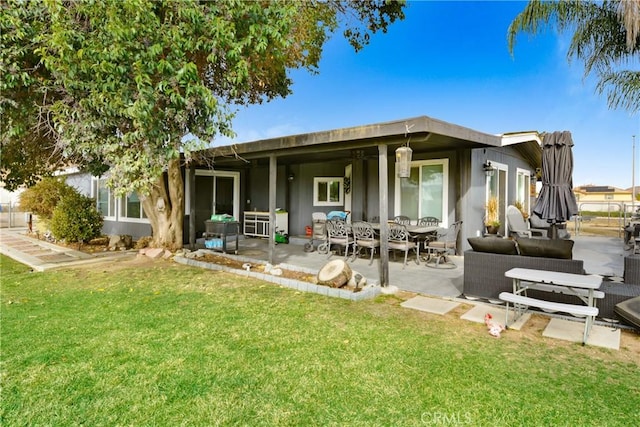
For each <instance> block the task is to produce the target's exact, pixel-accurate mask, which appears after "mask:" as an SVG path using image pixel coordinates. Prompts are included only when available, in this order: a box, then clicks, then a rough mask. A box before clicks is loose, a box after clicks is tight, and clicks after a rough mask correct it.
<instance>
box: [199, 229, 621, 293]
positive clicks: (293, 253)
mask: <svg viewBox="0 0 640 427" xmlns="http://www.w3.org/2000/svg"><path fill="white" fill-rule="evenodd" d="M573 240H574V241H575V245H574V248H573V257H574V258H575V259H582V260H584V265H585V270H586V272H587V273H588V274H600V275H603V276H616V277H622V275H623V273H624V271H623V270H624V257H625V256H626V255H628V254H629V252H628V251H627V252H625V251H624V248H623V244H622V239H619V238H615V237H600V236H576V237H575V238H574V239H573ZM308 241H309V240H308V239H304V238H299V237H294V238H291V239H290V243H289V244H277V245H276V247H275V248H276V250H275V263H276V264H290V265H295V266H299V267H305V268H309V269H313V270H320V268H322V266H324V265H325V264H326V263H327V262H328V261H330V260H332V259H336V258H340V255H335V254H334V255H332V256H330V257H329V255H323V254H320V253H318V252H317V251H314V252H305V251H304V244H305V243H307V242H308ZM316 243H317V242H316ZM238 246H239V248H238V254H239V255H241V256H244V257H248V258H253V259H256V260H259V261H267V260H268V258H269V256H268V254H269V252H268V251H269V242H268V241H267V240H266V239H259V238H240V240H239V244H238ZM196 248H204V246H203V245H202V244H197V245H196ZM451 260H452V261H453V263H454V264H455V265H456V267H455V268H453V269H435V268H431V267H427V266H426V265H425V263H424V262H421V263H420V264H419V265H418V264H416V263H415V261H413V260H411V259H410V260H409V261H408V263H407V265H406V266H404V268H403V262H402V261H403V257H402V256H401V254H398V258H397V261H394V258H393V255H390V257H389V284H390V285H391V286H395V287H397V288H398V289H400V290H403V291H409V292H415V293H418V294H422V295H431V296H437V297H443V298H456V297H458V296H460V295H461V294H462V288H463V280H464V258H463V257H462V256H452V257H451ZM349 266H350V267H351V268H352V269H353V270H355V271H357V272H359V273H360V274H362V275H363V276H364V277H366V278H367V281H368V282H369V283H373V284H378V283H379V277H380V270H379V258H374V261H373V264H371V265H369V258H368V256H367V255H363V257H361V258H357V259H356V260H354V261H353V262H352V261H351V260H349Z"/></svg>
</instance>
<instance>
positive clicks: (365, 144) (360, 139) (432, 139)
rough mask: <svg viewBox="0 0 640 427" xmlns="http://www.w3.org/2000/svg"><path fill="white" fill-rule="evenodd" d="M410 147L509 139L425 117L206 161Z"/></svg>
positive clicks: (246, 147) (250, 147)
mask: <svg viewBox="0 0 640 427" xmlns="http://www.w3.org/2000/svg"><path fill="white" fill-rule="evenodd" d="M407 143H409V145H410V147H411V148H412V149H413V151H414V153H421V152H438V151H449V150H458V149H464V148H469V149H470V148H486V147H496V148H499V147H501V146H502V145H503V136H501V135H491V134H487V133H483V132H479V131H476V130H473V129H469V128H466V127H463V126H458V125H454V124H451V123H447V122H444V121H442V120H437V119H433V118H431V117H427V116H419V117H414V118H409V119H403V120H396V121H391V122H384V123H376V124H371V125H364V126H355V127H349V128H342V129H334V130H328V131H321V132H313V133H306V134H299V135H290V136H283V137H278V138H271V139H264V140H259V141H252V142H245V143H241V144H230V145H224V146H218V147H212V148H209V149H207V150H204V151H203V152H202V153H201V154H204V155H205V157H206V158H209V159H211V158H213V159H214V162H215V164H217V165H233V164H238V165H240V164H242V163H245V164H246V163H247V161H252V160H258V161H260V160H263V161H266V159H268V158H269V157H270V156H271V155H272V154H275V155H276V156H277V157H278V162H279V163H281V164H287V163H300V162H302V161H304V162H309V161H319V162H320V161H328V160H332V159H344V158H351V157H353V156H355V155H357V156H358V157H372V156H377V155H378V148H377V147H378V145H381V144H385V145H387V146H388V148H389V149H390V150H395V149H396V148H397V147H399V146H401V145H405V144H407ZM354 153H357V154H354Z"/></svg>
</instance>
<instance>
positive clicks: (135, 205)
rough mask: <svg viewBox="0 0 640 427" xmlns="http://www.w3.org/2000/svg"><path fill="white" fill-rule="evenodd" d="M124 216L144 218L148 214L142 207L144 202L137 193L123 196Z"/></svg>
mask: <svg viewBox="0 0 640 427" xmlns="http://www.w3.org/2000/svg"><path fill="white" fill-rule="evenodd" d="M122 217H123V218H129V219H132V218H133V219H144V218H146V217H147V216H146V215H145V214H144V209H142V202H141V201H140V197H138V194H137V193H133V194H131V195H129V196H126V197H123V198H122Z"/></svg>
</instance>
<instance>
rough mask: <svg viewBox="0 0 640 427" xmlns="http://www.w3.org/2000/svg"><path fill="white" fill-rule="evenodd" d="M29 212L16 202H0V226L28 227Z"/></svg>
mask: <svg viewBox="0 0 640 427" xmlns="http://www.w3.org/2000/svg"><path fill="white" fill-rule="evenodd" d="M30 219H31V212H25V211H24V210H23V209H22V208H20V205H18V204H16V203H11V202H10V203H0V228H25V227H29V221H30Z"/></svg>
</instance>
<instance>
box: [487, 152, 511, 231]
mask: <svg viewBox="0 0 640 427" xmlns="http://www.w3.org/2000/svg"><path fill="white" fill-rule="evenodd" d="M491 166H493V168H494V169H495V171H494V172H493V177H494V178H495V179H497V180H498V183H497V185H498V188H497V189H496V190H497V193H496V194H493V193H492V192H491V187H490V186H489V182H490V177H488V176H487V177H486V179H485V199H484V200H485V206H486V205H487V203H489V198H490V197H491V196H496V197H497V198H498V206H499V212H498V214H499V217H500V222H502V224H503V225H504V223H505V220H506V218H507V194H509V166H508V165H506V164H503V163H497V162H494V161H493V160H492V161H491ZM501 171H502V172H503V173H504V189H503V190H502V191H500V172H501ZM500 208H502V209H500ZM485 215H486V210H485Z"/></svg>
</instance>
